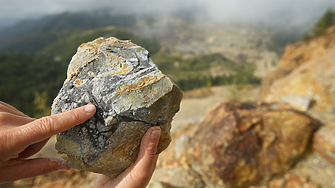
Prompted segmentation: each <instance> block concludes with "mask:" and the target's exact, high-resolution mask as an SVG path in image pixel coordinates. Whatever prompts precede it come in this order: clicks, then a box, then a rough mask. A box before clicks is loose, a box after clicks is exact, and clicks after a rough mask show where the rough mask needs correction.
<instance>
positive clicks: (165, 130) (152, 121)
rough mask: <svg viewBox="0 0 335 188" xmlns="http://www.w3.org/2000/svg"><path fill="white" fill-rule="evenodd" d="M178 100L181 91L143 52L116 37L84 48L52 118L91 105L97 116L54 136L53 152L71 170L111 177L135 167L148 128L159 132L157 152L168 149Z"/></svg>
mask: <svg viewBox="0 0 335 188" xmlns="http://www.w3.org/2000/svg"><path fill="white" fill-rule="evenodd" d="M181 99H182V92H181V90H180V89H179V88H178V87H177V86H176V85H175V84H174V83H173V82H172V81H171V80H170V79H169V78H168V77H166V76H165V75H164V74H162V72H161V71H160V70H159V69H158V68H157V66H156V65H155V64H154V62H153V61H152V59H151V58H150V56H149V52H148V51H147V50H145V49H144V48H142V47H140V46H137V45H135V44H134V43H132V42H130V41H121V40H118V39H116V38H107V39H104V38H98V39H96V40H94V41H92V42H89V43H84V44H82V45H81V46H80V47H79V48H78V51H77V53H76V54H75V55H74V56H73V58H72V60H71V62H70V64H69V67H68V71H67V79H66V80H65V81H64V85H63V87H62V89H61V90H60V92H59V94H58V96H57V97H56V98H55V99H54V102H53V105H52V114H57V113H61V112H64V111H68V110H71V109H74V108H77V107H80V106H83V105H86V104H94V105H95V106H96V107H97V112H96V114H95V115H94V116H93V117H92V118H90V119H89V120H88V121H86V122H84V123H83V124H80V125H78V126H76V127H74V128H71V129H69V130H67V131H65V132H62V133H60V134H59V135H57V144H56V149H57V150H58V151H59V152H60V153H65V154H67V156H68V160H67V164H68V165H69V166H70V167H72V168H76V169H84V170H90V171H93V172H97V173H102V174H105V175H108V176H111V177H116V176H118V175H119V174H120V173H121V172H123V171H124V170H125V169H127V168H128V167H129V166H130V165H132V164H133V163H134V162H135V160H136V158H137V155H138V152H139V146H140V141H141V138H142V136H143V135H144V133H145V132H146V131H147V130H148V129H149V128H150V127H152V126H160V127H161V129H162V135H161V138H160V142H159V145H158V153H160V152H161V151H163V150H164V149H165V148H166V147H167V146H168V145H169V143H170V141H171V137H170V129H171V121H172V118H173V116H174V115H175V113H176V112H177V111H178V110H179V105H180V102H181Z"/></svg>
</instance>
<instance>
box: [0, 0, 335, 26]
mask: <svg viewBox="0 0 335 188" xmlns="http://www.w3.org/2000/svg"><path fill="white" fill-rule="evenodd" d="M107 7H111V8H113V9H114V10H115V11H119V12H123V13H125V12H136V13H143V12H144V13H148V12H152V13H166V12H170V11H173V10H176V9H181V10H183V9H186V8H188V7H197V8H198V9H203V12H206V13H207V14H206V19H209V20H211V21H217V22H228V21H230V22H265V23H268V22H271V23H272V24H289V25H299V24H308V23H311V22H315V20H316V19H317V18H318V17H320V16H321V15H322V14H323V13H324V12H325V11H326V10H327V9H328V8H330V7H333V8H335V1H334V0H0V24H3V23H5V22H8V23H10V22H12V21H13V20H14V21H15V20H19V19H27V18H37V17H40V16H43V15H47V14H57V13H62V12H65V11H82V10H92V9H98V8H107ZM199 18H203V15H201V14H199Z"/></svg>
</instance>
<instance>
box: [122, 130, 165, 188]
mask: <svg viewBox="0 0 335 188" xmlns="http://www.w3.org/2000/svg"><path fill="white" fill-rule="evenodd" d="M160 135H161V129H160V127H158V126H155V127H151V128H150V129H149V130H148V131H147V133H146V134H145V135H144V136H143V138H142V141H141V147H140V152H139V154H138V157H137V160H136V162H135V164H134V165H133V166H132V167H131V168H129V169H127V170H126V171H125V174H126V175H125V179H127V178H130V179H132V180H133V181H127V182H128V183H129V182H132V183H129V184H128V185H127V187H146V185H147V184H148V183H149V181H150V179H151V176H152V174H153V173H154V171H155V168H156V163H157V159H158V155H157V154H156V153H157V146H158V143H159V138H160ZM127 172H128V174H127ZM122 175H123V174H122ZM122 175H121V177H122ZM118 178H119V177H118ZM132 184H133V185H132Z"/></svg>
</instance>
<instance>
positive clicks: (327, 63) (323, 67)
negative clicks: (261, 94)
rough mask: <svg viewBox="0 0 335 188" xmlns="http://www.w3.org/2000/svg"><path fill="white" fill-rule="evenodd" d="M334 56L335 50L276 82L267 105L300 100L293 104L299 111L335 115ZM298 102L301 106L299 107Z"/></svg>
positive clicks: (266, 99) (267, 98)
mask: <svg viewBox="0 0 335 188" xmlns="http://www.w3.org/2000/svg"><path fill="white" fill-rule="evenodd" d="M334 52H335V51H334V49H332V50H328V51H327V52H325V54H323V55H322V56H320V57H318V58H315V59H313V60H311V61H309V62H306V63H304V64H303V65H301V66H299V67H298V68H297V69H295V70H293V71H292V72H291V73H290V74H288V75H286V76H285V77H283V78H281V79H278V80H276V81H275V82H274V83H273V84H272V85H271V87H270V90H271V91H270V92H269V93H267V95H266V97H265V98H264V101H265V102H274V101H280V100H283V99H285V98H286V99H288V97H289V96H290V98H293V97H292V96H294V97H295V98H296V99H294V100H292V101H293V103H292V102H291V104H292V106H294V107H295V108H297V109H299V110H306V109H308V108H312V109H315V110H319V111H323V112H328V113H333V112H335V102H334V101H335V84H334V83H335V76H334V72H335V64H334V61H333V60H334V59H335V53H334ZM299 98H300V100H299ZM284 101H285V100H284ZM286 101H287V100H286ZM298 101H301V102H300V103H297V102H298ZM309 101H310V102H309ZM309 103H310V104H309ZM308 104H309V106H308Z"/></svg>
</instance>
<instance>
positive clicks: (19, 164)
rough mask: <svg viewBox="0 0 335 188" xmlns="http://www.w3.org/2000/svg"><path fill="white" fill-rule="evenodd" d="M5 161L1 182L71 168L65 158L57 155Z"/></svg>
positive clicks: (0, 174) (0, 170) (2, 167)
mask: <svg viewBox="0 0 335 188" xmlns="http://www.w3.org/2000/svg"><path fill="white" fill-rule="evenodd" d="M3 163H4V164H2V165H1V168H0V183H5V182H11V181H15V180H18V179H22V178H29V177H34V176H38V175H43V174H47V173H50V172H53V171H56V170H60V171H65V170H69V169H70V167H68V166H67V165H66V161H65V160H63V159H61V158H56V157H52V158H35V159H12V160H9V161H6V162H3Z"/></svg>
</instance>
